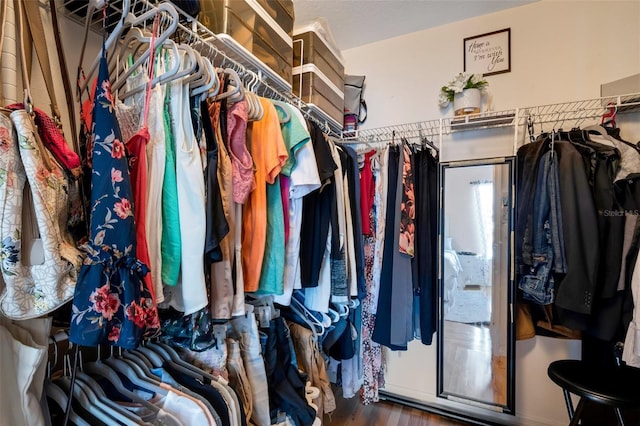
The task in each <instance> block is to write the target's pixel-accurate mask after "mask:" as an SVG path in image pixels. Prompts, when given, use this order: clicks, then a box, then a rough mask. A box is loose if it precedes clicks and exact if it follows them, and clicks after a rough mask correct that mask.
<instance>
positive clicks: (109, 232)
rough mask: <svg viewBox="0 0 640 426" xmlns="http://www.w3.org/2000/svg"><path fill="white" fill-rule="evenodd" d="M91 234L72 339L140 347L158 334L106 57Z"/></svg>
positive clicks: (97, 109) (96, 124)
mask: <svg viewBox="0 0 640 426" xmlns="http://www.w3.org/2000/svg"><path fill="white" fill-rule="evenodd" d="M92 138H93V150H92V160H93V162H92V164H93V168H92V175H91V212H90V214H91V216H90V217H91V235H90V241H89V243H88V244H87V252H88V256H87V258H86V260H85V262H84V264H83V265H82V269H81V270H80V276H79V278H78V283H77V285H76V289H75V296H74V299H73V311H72V316H71V329H70V337H69V340H70V341H71V342H73V343H76V344H79V345H83V346H96V345H99V344H112V345H115V346H121V347H123V348H125V349H133V348H136V347H137V346H138V345H139V343H140V341H141V339H142V338H145V337H151V336H154V335H156V334H158V332H159V328H160V323H159V319H158V311H157V307H156V305H155V302H154V300H153V298H152V296H151V293H150V292H149V289H148V288H147V287H146V285H145V283H144V280H143V277H144V275H145V274H147V273H148V268H147V266H146V265H144V264H143V263H142V262H140V261H139V260H138V259H137V257H136V243H135V241H136V231H135V222H134V217H133V207H134V206H133V194H132V190H131V181H130V177H129V170H128V166H127V156H126V151H125V145H124V144H123V142H122V140H121V136H120V129H119V127H118V123H117V120H116V116H115V112H114V106H113V96H112V94H111V84H110V81H109V71H108V66H107V60H106V57H105V56H103V57H102V59H101V61H100V69H99V72H98V84H97V86H96V92H95V97H94V101H93V132H92Z"/></svg>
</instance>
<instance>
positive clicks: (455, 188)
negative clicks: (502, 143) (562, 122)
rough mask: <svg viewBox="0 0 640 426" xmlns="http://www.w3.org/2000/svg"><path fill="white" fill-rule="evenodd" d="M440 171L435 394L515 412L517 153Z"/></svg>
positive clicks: (458, 164) (460, 164) (493, 408)
mask: <svg viewBox="0 0 640 426" xmlns="http://www.w3.org/2000/svg"><path fill="white" fill-rule="evenodd" d="M440 173H441V174H440V183H441V192H440V193H441V194H442V198H441V204H440V209H441V210H440V248H441V250H440V311H439V312H440V322H439V333H438V394H439V396H441V397H446V398H449V399H455V400H457V401H461V402H465V401H466V402H469V403H473V404H474V405H476V406H478V405H479V406H483V405H486V406H487V408H490V409H492V410H495V409H498V410H499V411H503V412H508V413H512V412H513V408H514V350H513V349H514V341H513V338H514V337H513V336H514V335H513V319H512V310H511V306H512V298H513V279H512V267H511V256H512V247H511V244H512V238H511V235H512V229H513V199H512V197H513V189H512V188H513V181H514V180H513V179H514V177H513V159H512V158H510V159H491V160H482V161H478V162H466V161H465V162H458V163H443V164H441V169H440Z"/></svg>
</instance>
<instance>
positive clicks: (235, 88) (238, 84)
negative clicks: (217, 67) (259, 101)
mask: <svg viewBox="0 0 640 426" xmlns="http://www.w3.org/2000/svg"><path fill="white" fill-rule="evenodd" d="M223 72H224V73H225V74H226V75H228V76H229V77H231V79H230V81H229V85H228V87H230V88H231V89H230V90H228V91H226V92H224V93H219V94H218V95H216V96H215V98H214V99H215V100H216V101H220V100H222V99H226V98H228V97H229V96H231V95H234V94H236V93H238V92H240V91H241V90H242V81H241V80H240V76H239V75H238V73H237V72H236V70H234V69H233V68H224V69H223ZM232 82H233V83H234V84H231V83H232ZM243 96H244V94H243Z"/></svg>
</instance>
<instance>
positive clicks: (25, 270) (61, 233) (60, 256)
mask: <svg viewBox="0 0 640 426" xmlns="http://www.w3.org/2000/svg"><path fill="white" fill-rule="evenodd" d="M15 3H16V15H17V16H16V24H17V29H18V33H19V34H20V37H19V38H20V43H19V59H20V63H21V69H22V78H23V84H24V88H25V101H24V102H23V104H22V106H23V108H18V107H17V106H16V109H15V110H14V111H13V112H11V114H10V120H9V119H8V118H7V117H6V116H5V115H2V116H1V117H0V205H2V206H4V208H3V209H1V210H0V244H1V250H2V253H3V254H4V256H3V257H2V264H1V272H2V277H3V279H4V282H5V285H6V288H5V289H4V291H3V293H2V295H1V296H0V311H1V312H2V314H3V315H5V316H6V317H8V318H11V319H18V320H19V319H29V318H35V317H39V316H42V315H44V314H47V313H49V312H52V311H54V310H56V309H58V308H59V307H60V306H62V305H63V304H64V303H66V302H67V301H68V300H70V299H71V298H72V297H73V294H74V289H75V283H76V279H77V275H78V271H79V269H80V266H81V264H82V255H81V252H80V251H79V250H78V249H77V248H76V247H75V245H74V244H73V241H72V239H71V237H70V235H69V233H68V232H67V231H66V226H64V225H66V215H67V210H68V195H67V193H68V186H69V180H68V176H67V174H66V173H65V169H63V167H62V166H61V165H60V164H59V163H58V161H57V159H56V157H55V156H54V155H52V153H51V152H50V151H49V150H48V149H47V148H46V147H45V145H44V143H43V139H41V138H40V132H42V131H45V132H46V134H47V136H49V139H50V140H53V139H55V137H56V135H55V134H54V133H53V132H52V131H51V128H52V127H53V128H56V126H55V125H54V126H43V127H44V129H38V128H37V126H36V120H35V117H36V115H35V113H34V109H33V108H32V104H31V96H30V88H29V77H28V72H27V67H26V58H25V49H24V44H25V43H24V42H25V40H24V39H25V35H24V15H23V9H22V7H23V3H22V2H21V1H20V0H17V1H16V2H15ZM26 3H29V2H26ZM36 7H37V4H36ZM38 13H39V12H38ZM40 63H41V65H42V61H40ZM43 71H44V70H43ZM53 105H54V103H53V102H52V108H53ZM24 106H26V108H24ZM42 114H44V113H42ZM45 116H46V114H45ZM50 132H51V133H50ZM23 218H24V219H23ZM27 259H28V261H27Z"/></svg>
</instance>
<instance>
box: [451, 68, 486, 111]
mask: <svg viewBox="0 0 640 426" xmlns="http://www.w3.org/2000/svg"><path fill="white" fill-rule="evenodd" d="M488 85H489V82H487V80H485V79H484V78H482V76H481V75H480V74H471V73H465V72H461V73H460V74H458V75H457V76H456V77H455V78H454V79H453V80H451V81H450V82H449V83H447V85H446V86H442V88H441V89H440V98H439V103H440V107H442V108H445V107H447V106H448V105H449V103H450V102H453V112H454V114H455V115H465V114H477V113H479V112H480V104H481V102H482V93H483V92H484V91H485V89H486V87H487V86H488Z"/></svg>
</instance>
